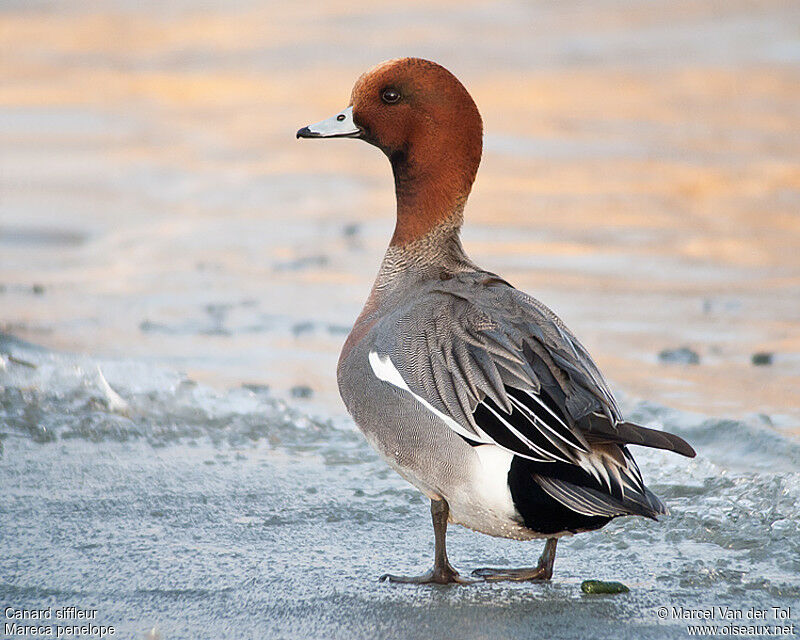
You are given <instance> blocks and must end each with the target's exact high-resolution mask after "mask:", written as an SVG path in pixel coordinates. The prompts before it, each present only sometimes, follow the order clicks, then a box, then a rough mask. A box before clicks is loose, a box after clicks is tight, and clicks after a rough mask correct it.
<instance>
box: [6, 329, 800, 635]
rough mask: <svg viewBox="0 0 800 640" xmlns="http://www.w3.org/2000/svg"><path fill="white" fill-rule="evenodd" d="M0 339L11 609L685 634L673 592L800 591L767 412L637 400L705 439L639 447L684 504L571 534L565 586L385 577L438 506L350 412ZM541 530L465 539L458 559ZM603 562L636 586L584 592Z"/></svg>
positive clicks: (662, 489)
mask: <svg viewBox="0 0 800 640" xmlns="http://www.w3.org/2000/svg"><path fill="white" fill-rule="evenodd" d="M0 352H2V353H3V362H4V363H5V369H4V370H0V425H2V440H1V441H2V444H3V454H2V462H1V463H0V487H2V500H0V523H2V524H0V527H2V535H1V536H0V576H2V577H1V578H0V602H3V603H4V604H9V605H14V606H27V607H46V606H53V607H56V606H81V607H83V608H94V609H97V610H98V622H100V623H103V624H113V625H115V626H116V628H117V629H118V633H122V634H123V637H128V638H144V637H146V634H147V633H149V632H150V630H152V629H153V628H155V629H156V631H157V633H158V634H160V635H161V637H162V638H170V639H178V638H185V639H187V640H188V639H196V638H237V639H244V638H375V637H403V638H432V637H434V638H451V637H458V638H486V637H490V636H491V637H497V638H530V637H534V636H536V637H547V638H576V637H583V638H586V637H592V638H665V637H675V638H679V637H685V635H686V630H685V623H684V622H680V621H678V620H666V621H663V620H660V619H659V618H658V617H657V615H656V611H657V608H658V607H659V606H669V607H671V606H683V607H693V606H694V607H700V606H703V607H707V606H713V605H726V606H730V607H734V608H749V607H753V606H755V607H764V608H766V607H771V606H779V605H790V604H797V602H798V596H799V595H800V532H798V519H799V517H800V472H798V468H800V464H798V463H800V444H798V442H797V441H796V440H794V439H792V438H791V437H789V436H786V435H783V434H781V432H780V431H777V430H775V429H774V428H773V427H770V426H769V425H767V424H766V423H765V422H764V421H763V420H757V419H753V420H752V421H739V422H736V421H730V420H728V421H722V420H712V419H708V418H703V417H700V416H694V415H689V414H684V413H681V412H677V411H674V410H667V409H664V408H660V407H658V406H655V405H645V404H639V405H636V406H633V407H631V408H630V410H629V412H628V414H629V415H630V417H632V418H635V419H641V420H645V421H647V422H648V423H650V424H659V423H660V424H663V425H664V426H665V427H667V428H669V429H670V430H672V431H675V432H676V433H680V434H681V435H683V436H685V437H686V438H688V439H689V440H690V441H691V442H692V443H693V444H694V445H695V446H696V447H697V449H698V453H699V455H698V457H697V458H696V459H694V460H691V461H687V460H685V459H683V458H678V457H677V456H671V455H669V454H666V453H662V452H658V451H644V450H640V449H639V450H636V451H635V454H636V457H637V459H638V460H639V462H640V464H641V466H642V471H643V473H644V476H645V478H646V480H647V481H648V484H649V485H650V486H651V488H652V489H653V490H654V491H655V492H656V493H657V494H659V495H660V496H661V497H662V498H664V499H665V502H666V503H667V504H668V506H669V508H670V510H671V512H672V514H671V515H670V516H667V517H664V518H663V519H662V521H661V522H660V523H654V522H650V521H646V520H643V519H636V518H628V519H624V520H617V521H615V522H613V523H612V524H610V525H609V526H607V527H606V528H605V529H603V530H601V531H598V532H594V533H589V534H581V535H579V536H576V537H575V538H572V539H568V540H565V541H563V542H562V543H561V544H560V545H559V553H558V557H557V560H556V571H555V576H554V579H553V581H552V582H551V583H550V584H546V585H540V584H502V583H499V584H479V585H474V586H469V587H430V586H424V587H417V586H399V585H390V584H385V583H379V582H378V581H377V578H378V576H379V575H380V574H381V573H383V572H385V571H389V570H391V571H393V572H398V573H409V572H420V571H422V570H424V569H426V568H427V567H428V565H429V563H430V562H431V555H432V534H431V529H430V524H429V521H428V510H427V506H426V503H425V500H424V499H423V498H422V497H421V496H420V495H419V494H418V493H417V492H416V491H415V490H414V489H412V488H411V487H410V486H409V485H407V484H406V483H405V482H404V481H403V480H402V479H401V478H400V477H398V476H396V475H395V474H394V473H393V472H392V471H390V470H389V469H388V468H387V467H386V466H385V465H384V464H383V463H382V462H381V461H380V460H378V459H377V457H376V456H375V454H374V453H373V452H372V451H371V450H370V449H369V447H368V446H367V445H366V444H365V442H364V440H363V439H362V437H361V436H360V435H359V434H358V433H357V432H355V431H354V429H353V427H352V426H351V425H350V424H349V423H348V422H345V421H343V422H342V423H341V424H338V423H334V422H332V421H330V420H320V419H315V418H312V417H309V416H306V415H303V414H302V413H300V412H298V411H297V410H294V409H291V408H289V407H287V406H286V405H285V404H284V403H283V402H282V401H279V400H276V399H274V398H272V397H271V396H270V395H269V393H268V392H266V391H264V390H260V389H258V388H256V390H255V391H253V390H250V389H243V388H236V389H232V390H230V391H228V392H216V391H213V390H211V389H209V388H207V387H204V386H203V385H200V384H196V383H193V382H191V381H190V380H188V379H187V378H186V377H185V376H182V375H180V374H177V373H174V372H170V371H164V370H158V369H154V368H153V367H152V366H149V365H144V364H137V363H135V362H131V361H124V362H114V361H109V360H104V361H97V360H92V359H90V358H87V357H75V356H69V355H63V354H58V353H53V352H50V351H45V350H42V349H38V348H35V347H33V346H31V345H28V344H26V343H23V342H20V341H17V340H15V339H12V338H7V337H6V338H2V339H0ZM540 546H541V544H540V543H537V542H528V543H519V542H513V541H507V540H498V539H493V538H488V537H486V536H482V535H479V534H475V533H472V532H469V531H466V530H463V529H461V528H457V527H454V528H451V529H450V533H449V548H450V552H451V558H452V560H453V562H454V563H455V564H456V566H457V567H459V568H460V569H461V570H462V571H469V570H471V569H473V568H476V567H478V566H487V565H488V566H498V565H499V566H522V565H527V564H531V563H533V562H535V560H536V558H537V557H538V554H539V552H540ZM588 578H592V579H602V580H620V581H622V582H624V583H625V584H627V585H628V586H629V587H630V588H631V592H630V593H628V594H624V595H617V596H587V595H584V594H582V593H581V590H580V584H581V581H582V580H584V579H588ZM150 637H155V636H152V635H151V636H150Z"/></svg>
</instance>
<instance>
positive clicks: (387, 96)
mask: <svg viewBox="0 0 800 640" xmlns="http://www.w3.org/2000/svg"><path fill="white" fill-rule="evenodd" d="M381 100H383V101H384V102H385V103H386V104H394V103H395V102H397V101H398V100H400V92H399V91H397V90H396V89H384V90H383V93H381Z"/></svg>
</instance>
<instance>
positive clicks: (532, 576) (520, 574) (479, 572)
mask: <svg viewBox="0 0 800 640" xmlns="http://www.w3.org/2000/svg"><path fill="white" fill-rule="evenodd" d="M472 575H473V576H475V577H476V578H480V579H482V580H485V581H486V582H500V581H502V580H510V581H513V582H526V581H542V580H549V579H550V578H551V577H552V576H553V572H552V570H550V571H548V569H547V567H531V568H525V569H490V568H488V567H487V568H484V569H475V571H473V572H472Z"/></svg>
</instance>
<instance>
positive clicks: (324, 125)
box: [297, 107, 361, 138]
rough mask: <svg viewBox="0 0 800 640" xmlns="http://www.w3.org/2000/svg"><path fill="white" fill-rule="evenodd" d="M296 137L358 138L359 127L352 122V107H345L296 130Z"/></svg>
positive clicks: (359, 135)
mask: <svg viewBox="0 0 800 640" xmlns="http://www.w3.org/2000/svg"><path fill="white" fill-rule="evenodd" d="M297 137H298V138H359V137H361V129H359V128H358V127H357V126H356V125H355V123H354V122H353V107H347V109H345V110H344V111H342V112H341V113H337V114H336V115H335V116H332V117H330V118H328V119H327V120H322V121H321V122H317V123H316V124H310V125H308V126H307V127H303V128H302V129H300V131H298V132H297Z"/></svg>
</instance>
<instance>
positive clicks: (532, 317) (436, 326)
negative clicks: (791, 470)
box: [297, 58, 695, 583]
mask: <svg viewBox="0 0 800 640" xmlns="http://www.w3.org/2000/svg"><path fill="white" fill-rule="evenodd" d="M297 137H300V138H335V137H340V138H360V139H362V140H366V141H367V142H369V143H370V144H373V145H375V146H376V147H378V148H379V149H381V151H383V152H384V153H385V154H386V155H387V156H388V157H389V161H390V162H391V165H392V171H393V173H394V181H395V192H396V197H397V224H396V226H395V230H394V235H393V236H392V240H391V243H390V244H389V248H388V249H387V251H386V255H385V256H384V258H383V262H382V263H381V267H380V271H379V272H378V276H377V278H376V280H375V284H374V286H373V287H372V291H371V293H370V295H369V298H368V299H367V302H366V304H365V305H364V309H363V310H362V312H361V315H359V317H358V319H357V320H356V322H355V325H354V326H353V330H352V331H351V332H350V335H349V336H348V337H347V340H346V341H345V343H344V347H343V349H342V353H341V356H340V358H339V366H338V382H339V390H340V393H341V396H342V399H343V400H344V403H345V405H346V407H347V410H348V411H349V412H350V414H351V415H352V416H353V419H354V420H355V422H356V424H357V425H358V426H359V428H360V429H361V430H362V431H363V432H364V435H365V436H366V438H367V440H368V441H369V443H370V444H371V445H372V446H373V447H374V448H375V449H376V450H377V451H378V453H379V454H380V455H381V456H382V457H383V458H384V459H385V460H386V462H387V463H388V464H389V465H390V466H391V467H392V468H393V469H395V470H396V471H397V472H398V473H399V474H400V475H401V476H403V477H404V478H405V479H406V480H408V481H409V482H410V483H411V484H413V485H414V486H415V487H417V488H418V489H419V490H420V491H421V492H422V493H424V494H425V495H426V496H427V497H428V498H430V500H431V514H432V517H433V528H434V534H435V544H436V551H435V559H434V565H433V569H431V570H430V571H428V572H427V573H425V574H424V575H421V576H416V577H408V576H394V575H385V576H383V577H382V579H384V578H388V579H389V580H392V581H395V582H413V583H426V582H436V583H449V582H461V583H466V582H473V581H474V580H470V579H466V578H464V577H462V576H460V575H459V574H458V572H457V571H456V570H455V569H454V568H453V567H452V566H451V565H450V563H449V562H448V559H447V552H446V549H445V535H446V529H447V523H448V522H453V523H456V524H461V525H463V526H465V527H469V528H470V529H474V530H475V531H480V532H482V533H486V534H489V535H492V536H501V537H504V538H514V539H517V540H529V539H532V538H546V539H547V542H546V544H545V549H544V553H543V554H542V556H541V558H540V559H539V563H538V565H537V566H536V567H532V568H525V569H478V570H476V571H474V572H473V575H474V576H475V577H476V578H478V579H483V580H546V579H549V578H550V577H551V576H552V572H553V561H554V559H555V551H556V544H557V541H558V538H559V537H561V536H564V535H569V534H574V533H578V532H581V531H591V530H593V529H598V528H600V527H603V526H604V525H606V524H607V523H608V522H609V521H610V520H612V519H613V518H616V517H618V516H625V515H639V516H646V517H648V518H653V519H656V516H657V515H658V514H662V513H666V508H665V507H664V505H663V504H662V503H661V501H660V500H659V499H658V498H657V497H656V496H655V495H654V494H653V493H652V492H651V491H649V490H648V489H647V487H645V486H644V482H643V481H642V475H641V473H640V472H639V468H638V467H637V465H636V462H635V461H634V459H633V456H632V455H631V454H630V452H629V450H628V447H627V445H628V444H637V445H641V446H646V447H655V448H659V449H667V450H669V451H674V452H676V453H680V454H682V455H685V456H689V457H692V456H694V455H695V453H694V450H693V449H692V447H691V446H689V444H687V443H686V442H685V441H684V440H682V439H681V438H679V437H677V436H675V435H672V434H669V433H665V432H661V431H655V430H653V429H648V428H646V427H642V426H639V425H636V424H632V423H630V422H625V421H624V420H623V418H622V415H621V413H620V409H619V406H618V405H617V402H616V400H615V399H614V396H613V394H612V393H611V390H610V389H609V387H608V384H607V383H606V381H605V379H604V378H603V375H602V374H601V373H600V371H599V370H598V368H597V366H596V365H595V363H594V362H593V361H592V358H591V356H590V355H589V353H588V352H587V351H586V349H585V348H584V347H583V345H582V344H581V343H580V342H579V341H578V339H577V338H575V336H574V335H573V334H572V332H570V330H569V329H568V328H567V327H566V326H565V325H564V323H563V322H562V321H561V320H560V319H559V318H558V317H557V316H556V315H555V314H554V313H553V312H552V311H551V310H550V309H548V308H547V307H546V306H545V305H543V304H542V303H541V302H539V301H538V300H536V299H534V298H532V297H531V296H529V295H527V294H526V293H523V292H522V291H519V290H517V289H515V288H514V287H513V286H511V285H510V284H509V283H508V282H506V281H505V280H503V279H502V278H501V277H500V276H498V275H495V274H494V273H491V272H488V271H485V270H483V269H481V268H480V267H478V266H477V265H476V264H475V263H474V262H472V260H470V259H469V257H467V255H466V253H465V252H464V249H463V248H462V246H461V241H460V239H459V230H460V228H461V223H462V220H463V211H464V205H465V203H466V201H467V196H468V195H469V192H470V189H471V187H472V182H473V180H474V179H475V174H476V172H477V170H478V165H479V163H480V159H481V151H482V146H483V145H482V138H483V124H482V122H481V116H480V114H479V113H478V109H477V107H476V106H475V103H474V102H473V100H472V98H471V97H470V95H469V93H468V92H467V90H466V89H465V88H464V86H463V85H462V84H461V83H460V82H459V81H458V80H457V79H456V78H455V77H454V76H453V75H452V74H451V73H450V72H449V71H447V70H446V69H444V68H443V67H441V66H440V65H438V64H436V63H433V62H429V61H427V60H421V59H418V58H403V59H399V60H390V61H388V62H384V63H382V64H380V65H378V66H377V67H375V68H373V69H371V70H370V71H368V72H367V73H365V74H364V75H362V76H361V77H360V78H359V79H358V81H357V82H356V85H355V87H354V88H353V92H352V95H351V99H350V106H349V107H347V108H346V109H345V110H344V111H342V112H341V113H339V114H337V115H335V116H333V117H332V118H329V119H328V120H323V121H322V122H319V123H317V124H313V125H310V126H308V127H304V128H302V129H300V131H298V132H297Z"/></svg>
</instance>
